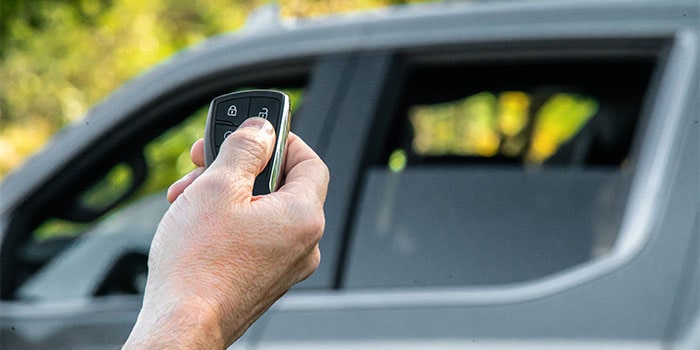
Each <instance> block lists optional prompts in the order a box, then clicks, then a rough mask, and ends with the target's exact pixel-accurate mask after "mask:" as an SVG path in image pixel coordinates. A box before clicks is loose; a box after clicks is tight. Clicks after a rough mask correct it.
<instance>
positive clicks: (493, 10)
mask: <svg viewBox="0 0 700 350" xmlns="http://www.w3.org/2000/svg"><path fill="white" fill-rule="evenodd" d="M697 8H698V5H697V2H696V1H693V0H689V1H675V2H669V1H658V0H657V1H627V0H617V1H604V0H596V1H500V2H468V3H456V2H448V3H429V4H418V5H403V6H395V7H389V8H385V9H380V10H374V11H368V12H357V13H350V14H343V15H332V16H327V17H320V18H314V19H304V20H298V19H297V20H289V21H284V22H282V21H280V20H279V19H277V16H276V11H275V10H274V8H271V7H267V8H263V9H262V10H259V11H257V13H255V14H254V15H253V16H252V17H251V18H250V19H249V21H248V24H247V25H246V26H245V27H244V28H243V29H242V30H240V31H238V32H235V33H227V34H222V35H219V36H216V37H213V38H210V39H208V40H206V41H204V42H202V43H200V44H198V45H195V46H193V47H190V48H188V49H186V50H183V51H181V52H179V53H177V54H175V55H174V56H172V57H170V58H168V59H167V60H166V61H164V62H163V63H161V64H160V65H158V66H156V67H155V68H153V69H151V70H150V71H148V72H146V73H144V74H142V75H141V76H139V77H137V78H135V79H133V80H132V81H130V82H128V83H127V84H125V85H124V86H122V87H121V88H120V89H119V90H117V91H116V92H115V93H114V94H112V95H111V96H109V97H108V98H107V99H105V100H104V101H102V102H101V103H100V104H98V105H96V106H95V107H94V108H92V109H91V110H90V111H89V112H88V113H87V115H86V116H85V118H83V119H81V120H79V121H77V122H75V123H73V124H71V125H69V126H67V127H66V128H64V129H62V130H61V131H60V132H59V133H58V134H57V135H55V137H54V138H53V139H52V140H51V141H50V142H49V143H48V144H47V145H46V146H45V147H44V148H43V149H42V150H41V151H40V152H38V153H37V154H35V155H34V156H33V157H31V158H30V159H28V160H27V161H26V162H25V163H24V164H23V165H22V166H21V167H20V168H18V169H16V170H15V171H14V172H13V173H11V174H10V175H8V176H7V177H6V178H5V179H4V180H3V181H2V183H0V193H2V201H0V220H1V219H2V218H4V217H5V215H7V214H8V213H9V212H10V211H11V210H13V208H15V207H16V206H17V205H19V204H20V203H21V202H22V201H23V200H26V199H28V198H29V197H31V196H32V195H33V193H35V191H37V190H38V189H40V188H41V186H44V185H46V184H47V183H48V182H49V181H50V180H51V179H52V178H54V177H55V176H56V175H57V174H59V172H61V171H62V170H63V169H66V167H67V166H69V164H70V162H71V161H72V160H73V159H75V157H76V155H77V154H80V153H81V151H87V150H88V149H89V147H91V145H94V144H96V143H99V142H101V140H104V139H105V138H107V137H108V136H109V134H110V132H111V131H112V130H114V128H115V127H117V126H118V125H120V124H122V123H124V122H125V120H124V119H126V118H127V117H133V115H134V114H135V113H138V112H139V110H140V109H141V108H144V106H146V105H148V103H149V102H150V101H153V100H155V99H158V97H159V94H161V93H162V91H167V90H169V88H170V87H175V86H178V85H182V84H183V83H184V82H186V81H190V80H192V79H195V78H197V77H200V78H201V77H206V76H210V75H211V74H215V73H216V72H217V71H220V70H221V69H222V67H237V66H246V65H252V64H254V63H255V62H257V61H260V60H261V59H264V60H268V61H275V60H277V61H283V60H286V59H289V58H303V57H314V56H320V55H328V54H338V53H353V52H364V51H377V50H400V49H404V48H420V47H424V48H425V47H432V46H436V45H445V44H453V43H460V42H462V43H463V42H469V43H492V42H510V41H517V40H524V39H525V40H561V39H575V38H579V39H580V38H594V39H595V38H609V37H616V38H639V37H650V36H651V37H659V36H668V37H672V36H673V35H674V33H676V32H677V31H678V30H680V29H683V28H694V29H692V30H694V31H695V32H697V30H698V29H697V22H698V9H697ZM174 72H177V74H173V73H174ZM113 110H120V113H119V114H118V115H119V116H120V118H115V113H114V112H113Z"/></svg>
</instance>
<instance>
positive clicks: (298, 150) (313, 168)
mask: <svg viewBox="0 0 700 350" xmlns="http://www.w3.org/2000/svg"><path fill="white" fill-rule="evenodd" d="M288 140H289V141H288V143H287V162H286V165H285V172H286V179H285V182H284V185H283V186H282V187H281V188H280V190H279V191H280V192H287V193H292V194H295V195H314V196H315V197H316V198H317V199H320V202H321V203H323V201H324V200H325V198H326V192H327V191H328V182H329V180H330V174H329V172H328V167H327V166H326V164H325V163H323V161H322V160H321V158H320V157H319V156H318V155H317V154H316V152H314V151H313V150H312V149H311V147H309V146H308V145H307V144H306V143H305V142H304V141H303V140H302V139H301V138H299V137H298V136H297V135H295V134H293V133H290V134H289V139H288Z"/></svg>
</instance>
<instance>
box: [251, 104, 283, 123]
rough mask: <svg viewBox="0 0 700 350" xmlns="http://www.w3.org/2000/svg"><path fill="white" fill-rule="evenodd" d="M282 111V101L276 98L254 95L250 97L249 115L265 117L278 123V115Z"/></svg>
mask: <svg viewBox="0 0 700 350" xmlns="http://www.w3.org/2000/svg"><path fill="white" fill-rule="evenodd" d="M279 112H280V102H279V101H278V100H276V99H274V98H264V97H253V98H251V99H250V111H249V112H248V116H250V117H260V118H265V119H267V120H269V121H270V122H272V124H273V125H277V124H276V123H277V116H278V115H279Z"/></svg>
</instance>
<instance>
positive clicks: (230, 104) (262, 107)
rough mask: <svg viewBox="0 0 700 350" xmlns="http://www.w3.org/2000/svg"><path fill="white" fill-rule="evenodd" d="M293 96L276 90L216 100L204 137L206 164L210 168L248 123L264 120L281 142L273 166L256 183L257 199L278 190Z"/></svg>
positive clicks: (229, 95)
mask: <svg viewBox="0 0 700 350" xmlns="http://www.w3.org/2000/svg"><path fill="white" fill-rule="evenodd" d="M289 115H290V113H289V96H287V94H285V93H283V92H280V91H275V90H247V91H240V92H234V93H230V94H226V95H222V96H219V97H216V98H214V100H212V101H211V105H209V114H208V116H207V126H206V131H205V133H204V164H205V166H206V167H209V165H210V164H211V163H212V162H213V161H214V159H215V158H216V156H217V155H218V154H219V148H220V147H221V144H222V143H223V142H224V140H225V139H226V137H228V136H229V135H231V134H232V133H233V132H234V131H235V130H236V129H237V128H238V127H239V126H240V125H241V123H243V121H244V120H246V119H248V118H250V117H261V118H265V119H267V120H269V121H270V122H271V123H272V125H273V126H274V128H275V134H276V135H277V139H276V141H275V148H274V151H273V153H272V158H271V159H270V162H268V164H267V165H266V166H265V169H264V170H263V171H262V173H260V175H258V177H257V178H256V179H255V185H254V186H253V195H261V194H268V193H270V192H274V191H275V190H277V187H278V186H279V185H280V181H281V180H282V167H283V166H284V157H285V154H286V147H287V136H288V135H289V122H290V116H289Z"/></svg>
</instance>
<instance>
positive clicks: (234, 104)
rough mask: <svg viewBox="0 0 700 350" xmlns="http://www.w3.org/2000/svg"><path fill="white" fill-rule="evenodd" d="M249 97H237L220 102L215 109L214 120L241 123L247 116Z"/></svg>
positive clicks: (234, 123)
mask: <svg viewBox="0 0 700 350" xmlns="http://www.w3.org/2000/svg"><path fill="white" fill-rule="evenodd" d="M249 105H250V99H249V98H238V99H234V100H229V101H223V102H220V103H219V105H218V107H217V111H216V121H219V122H226V123H231V124H233V125H235V126H239V125H241V123H243V121H244V120H246V118H247V117H248V108H249Z"/></svg>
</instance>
